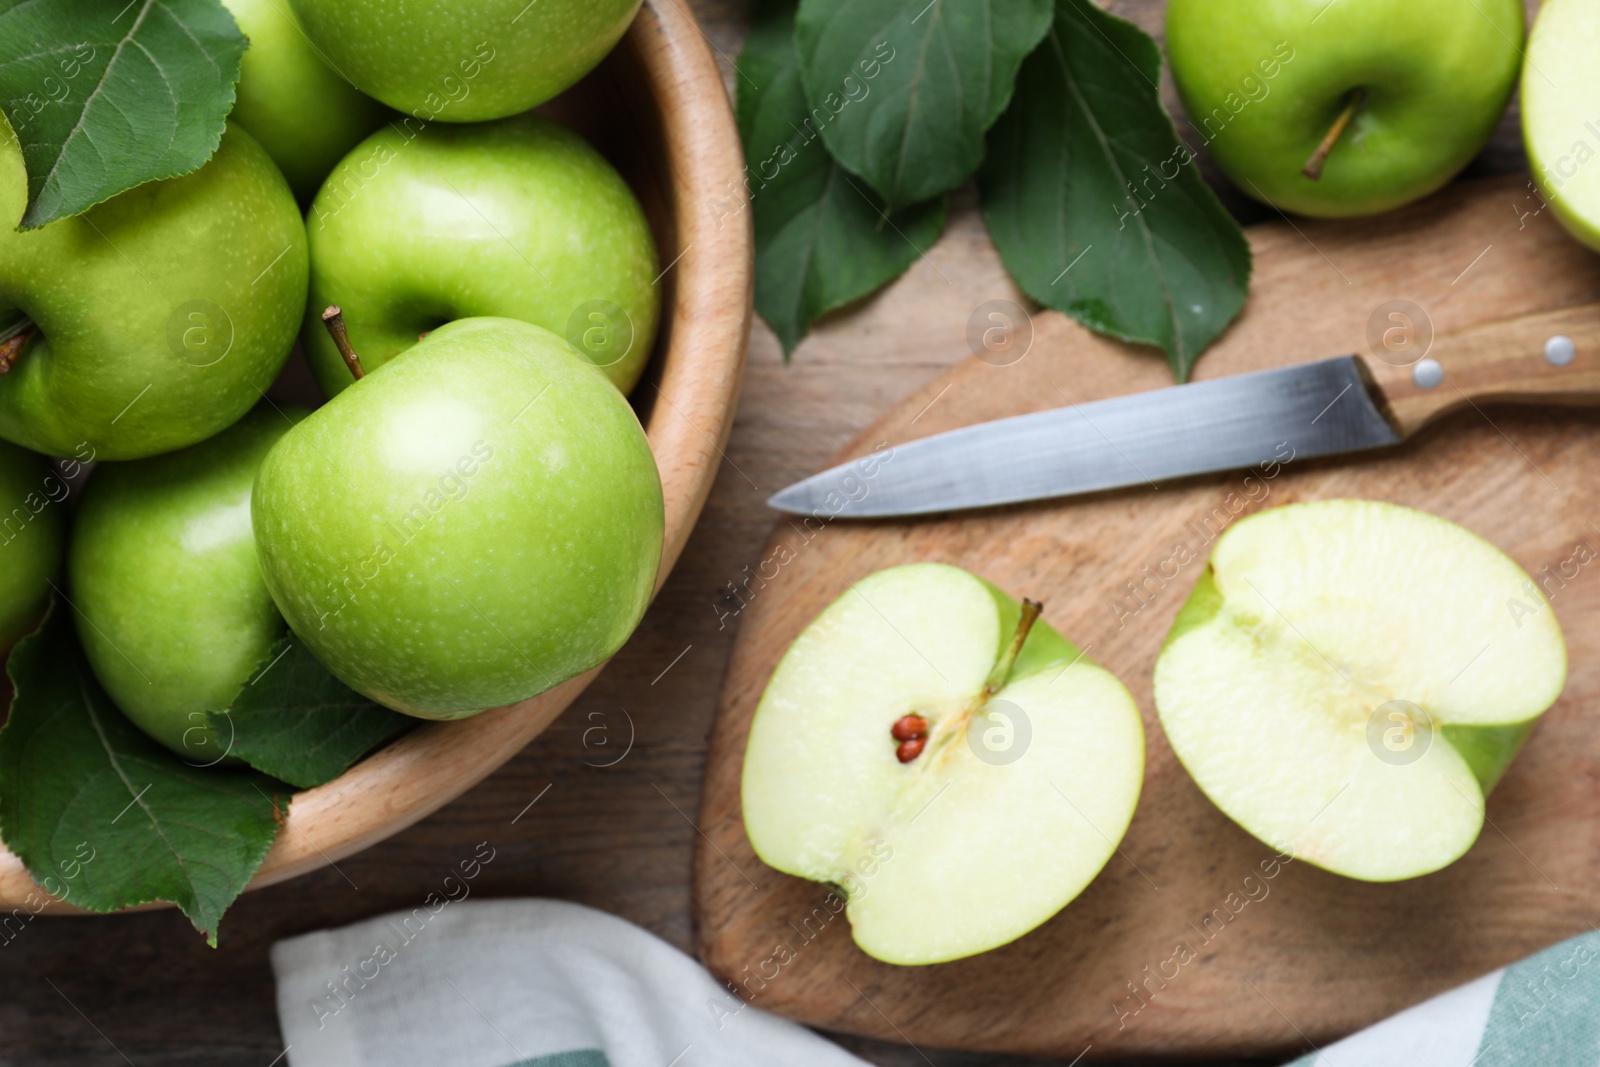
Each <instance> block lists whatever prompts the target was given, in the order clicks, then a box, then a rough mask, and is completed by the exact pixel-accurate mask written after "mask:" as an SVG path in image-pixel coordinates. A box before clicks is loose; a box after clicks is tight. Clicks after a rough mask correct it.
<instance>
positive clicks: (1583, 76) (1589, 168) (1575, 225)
mask: <svg viewBox="0 0 1600 1067" xmlns="http://www.w3.org/2000/svg"><path fill="white" fill-rule="evenodd" d="M1597 47H1600V10H1597V9H1596V7H1595V5H1594V4H1592V3H1589V2H1587V0H1547V2H1546V3H1545V4H1544V5H1543V6H1542V7H1540V8H1539V17H1538V18H1537V19H1535V20H1534V23H1533V32H1532V33H1531V34H1529V35H1528V62H1527V65H1526V66H1525V67H1524V68H1523V72H1522V137H1523V143H1524V144H1525V145H1526V146H1527V149H1528V165H1529V169H1531V170H1532V171H1533V180H1534V182H1535V183H1536V184H1537V187H1538V190H1539V195H1540V196H1541V197H1542V198H1543V199H1544V202H1545V203H1547V204H1549V205H1550V207H1551V210H1552V211H1554V212H1555V216H1556V218H1557V219H1559V220H1560V221H1561V224H1562V225H1563V226H1565V227H1566V228H1567V230H1568V232H1570V233H1571V234H1572V235H1573V236H1574V237H1576V238H1577V239H1578V240H1580V241H1582V242H1583V243H1584V244H1586V245H1588V246H1589V247H1590V248H1596V249H1600V165H1597V164H1596V163H1595V158H1596V157H1597V156H1600V112H1596V111H1595V109H1594V100H1595V98H1596V94H1597V92H1600V73H1597V71H1596V67H1595V62H1594V56H1595V51H1596V48H1597Z"/></svg>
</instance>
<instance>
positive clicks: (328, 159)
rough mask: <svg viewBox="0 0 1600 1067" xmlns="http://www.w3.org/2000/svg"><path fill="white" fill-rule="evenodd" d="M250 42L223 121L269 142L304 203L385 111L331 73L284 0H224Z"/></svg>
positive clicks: (264, 144) (379, 122)
mask: <svg viewBox="0 0 1600 1067" xmlns="http://www.w3.org/2000/svg"><path fill="white" fill-rule="evenodd" d="M224 2H225V5H226V6H227V8H228V10H229V11H230V12H232V13H233V17H234V20H235V21H236V22H238V23H239V29H241V30H243V31H244V35H245V36H246V37H248V38H249V39H250V48H249V50H248V51H246V52H245V54H244V59H243V61H242V62H241V64H240V67H239V85H238V99H237V101H236V102H235V103H234V105H233V112H232V113H231V114H230V115H229V116H228V118H229V121H231V122H235V123H237V124H239V125H240V126H243V127H244V128H245V129H247V130H249V131H250V133H251V135H252V136H254V137H255V139H256V140H257V141H258V142H260V144H261V147H262V148H265V149H266V150H267V154H268V155H270V156H271V157H272V160H273V162H274V163H276V164H278V169H279V170H281V171H283V176H284V177H285V178H286V179H288V182H289V188H291V189H293V190H294V194H295V196H296V197H297V198H299V200H300V201H301V202H302V203H309V202H310V200H311V198H312V197H313V196H315V195H316V193H317V189H318V187H320V186H321V185H322V180H323V179H324V178H326V177H327V176H328V172H329V171H330V170H332V169H333V167H334V164H336V163H338V162H339V160H341V159H343V158H344V154H345V153H346V152H348V151H350V149H351V148H353V147H355V145H356V142H358V141H360V140H361V139H362V138H363V137H365V136H366V135H367V134H369V133H371V132H372V131H373V130H375V129H377V128H378V127H379V126H381V125H382V124H383V122H384V120H385V118H387V117H388V116H389V114H390V112H389V110H388V109H387V108H385V107H384V106H383V105H382V104H380V103H378V102H377V101H376V100H374V99H372V98H371V97H370V96H367V95H366V94H365V93H362V92H360V91H359V90H357V89H356V88H355V87H354V86H353V85H351V84H350V83H349V82H347V81H345V80H344V79H343V78H341V77H339V75H338V74H336V73H334V71H333V69H332V68H331V67H329V66H328V64H327V63H326V62H324V61H323V59H322V57H321V56H319V55H318V54H317V50H316V48H315V47H314V46H313V45H312V44H311V41H310V39H309V38H307V37H306V35H305V33H304V32H303V31H302V30H301V28H300V23H299V20H297V19H296V18H295V15H294V10H293V9H292V8H290V7H289V5H288V4H287V3H285V2H284V0H224Z"/></svg>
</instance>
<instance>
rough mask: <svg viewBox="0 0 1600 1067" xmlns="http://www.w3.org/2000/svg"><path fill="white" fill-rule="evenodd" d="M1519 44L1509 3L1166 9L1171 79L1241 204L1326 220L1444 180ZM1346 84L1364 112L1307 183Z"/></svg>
mask: <svg viewBox="0 0 1600 1067" xmlns="http://www.w3.org/2000/svg"><path fill="white" fill-rule="evenodd" d="M1522 37H1523V14H1522V4H1521V3H1520V0H1474V3H1472V4H1470V5H1465V6H1464V5H1462V4H1460V3H1457V2H1455V0H1412V2H1411V3H1407V4H1404V5H1396V4H1393V3H1390V2H1389V0H1337V2H1336V3H1329V0H1256V2H1252V3H1247V4H1242V3H1237V2H1235V0H1172V2H1171V3H1169V4H1168V5H1167V21H1166V46H1167V58H1168V60H1169V61H1170V62H1171V64H1172V76H1173V80H1174V81H1175V82H1176V83H1177V87H1178V94H1179V96H1180V97H1182V99H1183V106H1184V109H1185V110H1186V111H1187V112H1188V114H1189V119H1190V122H1191V123H1192V124H1193V125H1194V128H1195V130H1196V132H1197V133H1198V134H1199V136H1200V137H1201V138H1202V140H1203V141H1204V142H1205V144H1206V146H1207V148H1208V149H1209V151H1210V153H1211V156H1212V158H1213V159H1215V160H1216V162H1217V164H1218V166H1220V167H1221V168H1222V170H1223V171H1225V172H1226V173H1227V175H1228V176H1229V177H1230V178H1232V179H1233V181H1234V182H1235V183H1236V184H1237V185H1238V186H1239V188H1240V190H1241V191H1243V192H1245V193H1247V194H1249V195H1250V196H1252V197H1255V198H1256V199H1258V200H1262V201H1265V202H1266V203H1268V204H1271V205H1273V206H1275V207H1278V208H1280V209H1282V210H1284V211H1293V212H1298V213H1300V214H1302V215H1312V216H1319V217H1326V218H1345V217H1350V216H1355V215H1371V214H1376V213H1378V212H1382V211H1388V210H1391V209H1393V208H1397V207H1399V206H1400V205H1402V204H1405V203H1409V202H1410V201H1412V200H1415V199H1417V198H1419V197H1422V196H1426V195H1427V194H1428V193H1431V192H1433V191H1434V190H1435V189H1438V188H1439V187H1440V186H1442V185H1444V183H1445V182H1447V181H1449V180H1450V179H1451V178H1452V177H1454V176H1455V174H1456V172H1458V171H1459V170H1460V169H1461V168H1462V167H1464V166H1465V165H1466V164H1467V162H1468V161H1469V160H1471V159H1472V157H1473V156H1474V155H1476V154H1477V152H1478V150H1479V149H1480V148H1482V147H1483V145H1484V142H1486V141H1487V140H1488V139H1489V135H1490V134H1491V133H1492V132H1493V131H1494V127H1495V124H1496V123H1497V122H1498V121H1499V119H1500V115H1501V113H1502V112H1503V111H1504V110H1505V107H1506V102H1507V101H1508V100H1509V99H1510V98H1511V90H1512V89H1513V88H1514V87H1515V85H1516V80H1517V71H1518V69H1519V66H1520V63H1521V49H1522ZM1285 57H1288V58H1287V59H1286V58H1285ZM1356 88H1364V89H1365V90H1366V93H1367V97H1366V101H1365V103H1363V104H1362V105H1361V106H1360V107H1359V108H1358V109H1357V111H1356V113H1355V117H1354V119H1353V120H1352V121H1351V123H1350V126H1349V127H1348V128H1347V129H1346V130H1345V131H1344V134H1343V136H1341V137H1340V139H1339V141H1338V142H1337V143H1336V144H1335V146H1334V148H1333V151H1332V152H1331V154H1330V155H1329V157H1328V160H1327V164H1326V166H1325V167H1324V169H1323V172H1322V178H1321V180H1320V181H1313V180H1311V179H1310V178H1307V177H1306V176H1305V175H1303V174H1301V173H1300V169H1301V168H1302V167H1303V166H1305V164H1306V161H1307V159H1309V158H1310V156H1311V154H1312V152H1314V151H1315V150H1316V147H1317V145H1318V144H1319V143H1320V142H1321V141H1322V139H1323V137H1324V135H1326V134H1327V132H1328V130H1329V128H1330V127H1331V126H1332V125H1333V123H1334V119H1335V118H1336V117H1337V116H1338V115H1339V113H1340V111H1341V110H1343V108H1344V106H1345V103H1346V100H1347V98H1348V96H1349V94H1350V92H1351V90H1353V89H1356ZM1230 105H1231V106H1230ZM1208 120H1209V125H1208ZM1133 180H1134V182H1135V183H1136V185H1139V182H1140V180H1139V179H1138V178H1135V179H1133ZM1139 187H1140V188H1143V186H1142V185H1139ZM1152 188H1153V187H1152ZM1136 195H1138V196H1139V197H1140V198H1141V199H1143V198H1145V197H1146V196H1147V195H1155V196H1160V195H1161V192H1160V190H1159V189H1154V188H1153V191H1151V192H1148V193H1146V192H1139V193H1137V194H1136Z"/></svg>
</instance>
